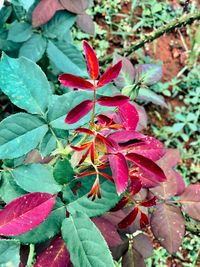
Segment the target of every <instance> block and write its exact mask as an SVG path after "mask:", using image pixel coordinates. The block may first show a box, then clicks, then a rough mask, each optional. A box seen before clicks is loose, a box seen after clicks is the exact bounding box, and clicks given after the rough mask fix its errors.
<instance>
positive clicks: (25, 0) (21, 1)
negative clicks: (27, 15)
mask: <svg viewBox="0 0 200 267" xmlns="http://www.w3.org/2000/svg"><path fill="white" fill-rule="evenodd" d="M9 2H11V3H13V4H14V5H19V6H23V8H24V9H25V10H26V11H28V10H29V8H30V7H31V6H32V5H33V3H34V2H35V0H10V1H9Z"/></svg>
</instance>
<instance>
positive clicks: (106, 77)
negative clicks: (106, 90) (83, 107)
mask: <svg viewBox="0 0 200 267" xmlns="http://www.w3.org/2000/svg"><path fill="white" fill-rule="evenodd" d="M121 68H122V61H121V60H120V61H119V62H118V63H117V64H115V65H114V66H112V67H110V68H108V69H107V70H106V71H105V72H104V74H103V75H102V76H101V77H100V79H99V81H98V83H97V87H102V86H104V85H106V84H108V83H110V82H111V81H112V80H114V79H116V78H117V76H118V75H119V73H120V70H121Z"/></svg>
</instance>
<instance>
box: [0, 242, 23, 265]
mask: <svg viewBox="0 0 200 267" xmlns="http://www.w3.org/2000/svg"><path fill="white" fill-rule="evenodd" d="M19 249H20V244H19V242H17V241H16V240H3V239H1V240H0V266H1V267H7V266H13V267H17V266H19V263H20V257H19Z"/></svg>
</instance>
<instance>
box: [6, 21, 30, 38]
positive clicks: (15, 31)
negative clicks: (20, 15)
mask: <svg viewBox="0 0 200 267" xmlns="http://www.w3.org/2000/svg"><path fill="white" fill-rule="evenodd" d="M31 35H32V27H31V25H30V24H28V23H26V22H18V21H17V20H15V21H14V22H13V23H12V24H11V26H10V29H9V32H8V40H9V41H13V42H16V43H21V42H25V41H27V40H28V39H29V38H30V37H31Z"/></svg>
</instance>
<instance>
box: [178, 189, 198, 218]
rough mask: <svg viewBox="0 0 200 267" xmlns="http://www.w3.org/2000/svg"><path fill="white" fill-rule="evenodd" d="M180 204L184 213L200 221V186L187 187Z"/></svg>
mask: <svg viewBox="0 0 200 267" xmlns="http://www.w3.org/2000/svg"><path fill="white" fill-rule="evenodd" d="M180 203H181V204H182V209H183V210H184V212H186V213H187V214H188V215H189V216H190V217H192V218H193V219H195V220H200V184H191V185H189V186H188V187H186V189H185V191H184V192H183V194H182V195H181V196H180Z"/></svg>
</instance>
